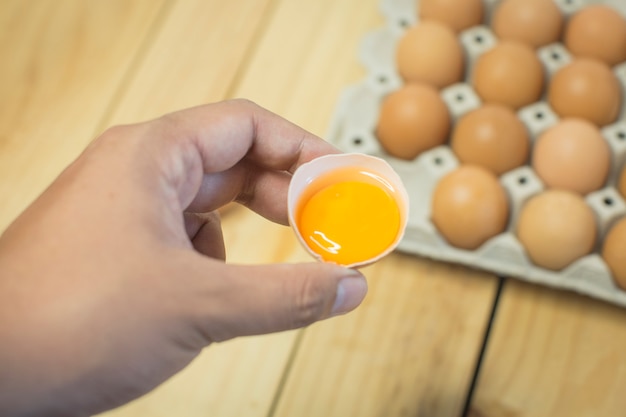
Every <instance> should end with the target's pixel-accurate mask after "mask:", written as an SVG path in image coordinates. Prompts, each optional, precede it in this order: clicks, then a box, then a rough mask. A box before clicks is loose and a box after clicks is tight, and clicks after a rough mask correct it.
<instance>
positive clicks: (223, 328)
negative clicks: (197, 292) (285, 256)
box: [200, 263, 367, 342]
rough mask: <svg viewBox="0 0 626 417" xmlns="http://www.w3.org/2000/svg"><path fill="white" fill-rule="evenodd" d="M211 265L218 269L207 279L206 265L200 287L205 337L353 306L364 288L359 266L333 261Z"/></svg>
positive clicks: (286, 324)
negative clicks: (339, 264)
mask: <svg viewBox="0 0 626 417" xmlns="http://www.w3.org/2000/svg"><path fill="white" fill-rule="evenodd" d="M214 268H218V269H221V271H220V272H219V273H218V274H215V275H213V276H212V277H210V278H209V279H206V271H207V269H206V268H205V269H204V271H205V273H204V275H205V276H204V277H203V278H204V281H205V283H206V284H205V286H208V287H209V288H207V291H202V293H204V294H206V295H207V296H208V299H207V298H206V297H204V298H205V299H204V300H203V301H202V302H203V306H204V307H205V308H202V310H203V313H202V316H203V317H201V321H202V322H201V324H200V326H201V328H202V329H203V333H204V335H205V336H206V337H208V339H209V342H212V341H222V340H226V339H231V338H234V337H237V336H248V335H255V334H264V333H272V332H278V331H283V330H290V329H295V328H300V327H304V326H307V325H309V324H311V323H314V322H316V321H318V320H322V319H326V318H328V317H332V316H336V315H339V314H344V313H347V312H348V311H351V310H353V309H354V308H355V307H357V306H358V305H359V304H360V303H361V301H363V298H364V297H365V295H366V293H367V281H366V280H365V278H364V277H363V275H362V274H361V273H360V272H358V271H356V270H353V269H347V268H342V267H340V266H336V265H331V264H324V263H307V264H279V265H263V266H261V265H255V266H239V265H237V266H235V265H226V264H217V265H213V268H211V269H213V270H214ZM216 272H217V271H216ZM216 276H218V277H219V278H216Z"/></svg>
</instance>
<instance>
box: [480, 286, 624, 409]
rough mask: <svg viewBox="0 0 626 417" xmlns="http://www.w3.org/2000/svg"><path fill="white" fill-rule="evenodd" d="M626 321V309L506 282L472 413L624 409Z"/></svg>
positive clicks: (576, 296) (571, 295)
mask: <svg viewBox="0 0 626 417" xmlns="http://www.w3.org/2000/svg"><path fill="white" fill-rule="evenodd" d="M624 323H626V310H624V309H622V308H618V307H615V306H612V305H609V304H605V303H601V302H599V301H596V300H593V299H590V298H587V297H584V296H580V295H577V294H573V293H569V292H561V291H556V290H552V289H548V288H545V287H539V286H534V285H530V284H527V283H521V282H519V281H510V282H508V283H507V284H506V286H505V288H504V290H503V293H502V298H501V300H500V303H499V306H498V311H497V316H496V318H495V322H494V325H493V329H492V335H491V337H490V339H489V344H488V347H487V350H486V353H485V359H484V363H483V366H482V368H481V370H480V374H479V379H478V383H477V386H476V392H475V395H474V399H473V402H472V406H471V413H470V416H472V417H496V416H497V417H540V416H542V417H543V416H552V417H571V416H576V417H592V416H593V417H595V416H622V415H624V410H625V409H626V397H625V396H624V393H623V391H624V387H625V386H626V326H625V325H624Z"/></svg>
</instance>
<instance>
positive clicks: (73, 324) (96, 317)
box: [0, 100, 367, 416]
mask: <svg viewBox="0 0 626 417" xmlns="http://www.w3.org/2000/svg"><path fill="white" fill-rule="evenodd" d="M333 152H336V150H335V149H334V148H333V147H332V146H331V145H329V144H327V143H326V142H324V141H322V140H321V139H319V138H316V137H315V136H313V135H311V134H309V133H307V132H305V131H304V130H302V129H300V128H298V127H296V126H294V125H293V124H291V123H289V122H287V121H285V120H284V119H281V118H280V117H278V116H276V115H274V114H272V113H270V112H268V111H266V110H263V109H261V108H260V107H258V106H256V105H254V104H252V103H250V102H247V101H243V100H233V101H228V102H223V103H218V104H213V105H207V106H202V107H197V108H193V109H189V110H185V111H181V112H178V113H173V114H170V115H166V116H164V117H162V118H159V119H156V120H154V121H150V122H146V123H141V124H136V125H128V126H122V127H116V128H112V129H110V130H108V131H106V132H105V133H104V134H103V135H102V136H101V137H99V138H98V139H97V140H95V141H94V142H93V143H92V144H91V145H90V146H89V147H88V148H87V149H86V150H85V152H84V153H83V154H82V155H81V156H80V157H79V158H78V159H77V160H76V161H75V162H74V163H73V164H72V165H70V166H69V167H68V168H67V169H66V170H65V172H63V173H62V174H61V176H60V177H59V178H58V179H57V180H56V181H55V182H54V183H53V184H52V185H51V186H50V188H49V189H48V190H46V191H45V192H44V194H42V196H41V197H40V198H39V199H37V200H36V201H35V202H34V203H33V204H32V205H31V206H30V207H29V208H28V209H27V210H26V211H25V212H24V213H23V214H22V215H21V216H20V217H19V218H18V219H17V220H16V221H15V222H14V223H13V224H12V225H11V226H10V227H9V228H8V229H7V231H6V232H5V233H4V235H3V236H2V237H1V238H0V340H1V341H2V343H0V415H42V414H45V415H47V416H53V415H63V416H67V415H90V414H94V413H97V412H100V411H104V410H106V409H109V408H113V407H116V406H118V405H121V404H123V403H125V402H128V401H130V400H131V399H133V398H136V397H138V396H140V395H142V394H144V393H146V392H148V391H149V390H151V389H153V388H154V387H155V386H157V385H159V384H160V383H162V382H163V381H165V380H166V379H167V378H169V377H170V376H172V375H173V374H174V373H176V372H177V371H179V370H180V369H182V368H183V367H184V366H185V365H187V364H188V363H189V362H190V361H191V360H192V359H193V358H194V357H195V356H197V355H198V353H199V352H200V351H201V349H202V348H204V347H205V346H207V345H209V344H210V343H212V342H217V341H223V340H227V339H231V338H234V337H237V336H244V335H253V334H261V333H269V332H276V331H281V330H287V329H293V328H298V327H302V326H306V325H308V324H310V323H313V322H315V321H317V320H321V319H324V318H328V317H330V316H333V315H336V314H342V313H345V312H347V311H350V310H352V309H353V308H355V307H356V306H357V305H358V304H359V303H360V302H361V300H362V299H363V297H364V296H365V293H366V291H367V284H366V282H365V279H364V278H363V276H362V275H361V274H360V273H359V272H357V271H354V270H349V269H345V268H342V267H339V266H335V265H330V264H324V263H307V264H281V265H265V266H243V265H229V264H226V263H224V262H223V259H224V242H223V240H222V235H221V228H220V224H219V219H218V217H217V216H216V215H215V214H214V213H215V210H216V209H218V208H219V207H221V206H223V205H224V204H226V203H228V202H230V201H232V200H237V201H239V202H240V203H242V204H245V205H246V206H248V207H249V208H251V209H252V210H254V211H256V212H257V213H259V214H261V215H263V216H265V217H267V218H268V219H270V220H273V221H276V222H279V223H282V224H286V223H287V213H286V206H287V204H286V201H287V187H288V184H289V180H290V175H291V173H292V172H293V171H294V170H295V169H296V168H297V167H298V166H299V165H300V164H302V163H304V162H307V161H309V160H311V159H313V158H315V157H317V156H320V155H323V154H328V153H333ZM258 238H259V237H257V236H250V239H258Z"/></svg>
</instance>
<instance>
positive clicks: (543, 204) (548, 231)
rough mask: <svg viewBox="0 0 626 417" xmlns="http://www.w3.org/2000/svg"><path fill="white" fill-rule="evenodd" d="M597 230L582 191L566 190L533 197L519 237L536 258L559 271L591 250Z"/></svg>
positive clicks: (526, 207) (524, 212)
mask: <svg viewBox="0 0 626 417" xmlns="http://www.w3.org/2000/svg"><path fill="white" fill-rule="evenodd" d="M596 233H597V232H596V220H595V217H594V215H593V211H592V210H591V208H589V206H588V205H587V204H586V203H585V200H583V198H582V197H581V196H580V195H578V194H576V193H573V192H571V191H566V190H548V191H544V192H542V193H540V194H537V195H535V196H534V197H532V198H531V199H530V200H529V201H528V202H527V203H526V204H525V205H524V207H523V208H522V211H521V213H520V216H519V221H518V224H517V237H518V238H519V240H520V242H521V243H522V245H523V246H524V248H525V249H526V253H527V254H528V256H529V257H530V259H531V260H532V262H533V263H535V264H536V265H537V266H540V267H542V268H547V269H553V270H556V271H558V270H561V269H563V268H565V267H566V266H568V265H569V264H571V263H572V262H574V261H575V260H577V259H579V258H581V257H583V256H585V255H587V254H588V253H590V252H591V250H592V249H593V245H594V243H595V240H596Z"/></svg>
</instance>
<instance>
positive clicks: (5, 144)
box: [0, 0, 164, 230]
mask: <svg viewBox="0 0 626 417" xmlns="http://www.w3.org/2000/svg"><path fill="white" fill-rule="evenodd" d="M163 4H164V2H163V1H162V0H156V1H153V0H139V1H132V2H128V1H125V0H111V1H93V2H84V1H82V0H64V1H51V0H30V1H21V0H8V1H3V2H2V5H1V7H0V56H2V65H0V199H1V203H0V230H4V228H5V227H6V226H7V225H8V224H9V223H10V222H11V221H12V220H13V219H14V218H15V217H16V216H17V215H18V213H19V212H21V211H22V210H23V209H24V208H25V207H26V206H27V205H28V204H29V203H30V202H31V201H32V200H33V199H34V198H35V197H36V196H37V195H39V193H41V191H42V190H43V189H44V188H45V187H46V186H47V185H48V184H49V183H50V182H51V181H52V180H53V179H54V178H55V177H56V176H57V175H58V174H59V172H60V171H61V170H62V169H63V168H64V167H65V166H66V165H67V164H68V163H69V162H70V161H71V160H73V159H74V158H75V157H76V156H77V155H78V154H79V153H80V152H81V151H82V149H84V147H85V145H86V144H87V143H89V141H90V140H91V139H92V138H93V136H94V134H95V132H96V130H97V126H98V124H99V123H100V121H101V119H102V117H103V114H104V113H105V111H106V109H107V106H108V105H109V103H110V102H111V100H112V98H113V97H114V96H115V94H116V91H117V88H118V87H119V86H120V84H121V82H122V80H123V79H124V77H125V76H126V74H127V73H128V71H129V69H130V68H131V66H132V63H133V59H134V57H135V55H136V53H137V51H138V50H139V49H140V48H141V45H142V44H143V42H144V40H145V38H146V36H148V33H149V31H150V29H151V28H152V27H153V25H154V24H155V22H157V20H158V16H159V12H160V11H161V10H162V7H163Z"/></svg>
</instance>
